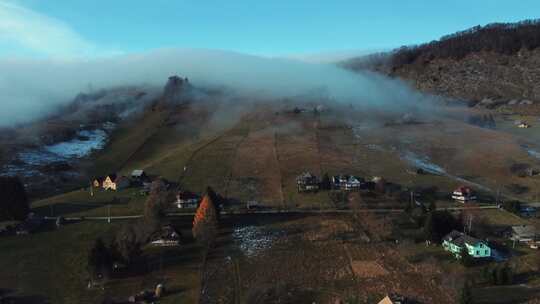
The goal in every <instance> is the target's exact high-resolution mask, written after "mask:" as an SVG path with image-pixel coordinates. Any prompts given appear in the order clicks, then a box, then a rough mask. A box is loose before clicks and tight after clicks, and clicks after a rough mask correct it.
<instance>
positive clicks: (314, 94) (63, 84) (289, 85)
mask: <svg viewBox="0 0 540 304" xmlns="http://www.w3.org/2000/svg"><path fill="white" fill-rule="evenodd" d="M0 71H2V72H1V73H0V90H1V92H2V93H3V94H2V100H1V104H2V111H1V112H0V126H9V125H13V124H16V123H24V122H29V121H31V120H33V119H35V118H40V117H43V116H44V115H47V114H51V113H53V112H54V110H55V109H57V108H58V107H59V106H62V105H66V104H68V103H69V102H71V101H72V100H73V98H74V97H75V96H76V95H77V94H78V93H80V92H84V93H92V92H93V91H96V90H100V89H107V88H115V87H123V86H124V87H125V86H136V87H140V88H143V89H144V90H146V91H153V90H156V91H153V92H158V91H159V90H161V88H162V87H163V85H164V84H165V82H166V80H167V78H168V77H169V76H171V75H179V76H181V77H187V78H188V79H189V82H190V83H191V84H193V85H194V86H196V87H199V88H217V89H221V90H225V91H226V92H228V93H229V96H231V95H232V96H238V97H241V98H228V100H229V101H232V102H234V101H238V100H249V99H250V98H251V99H253V100H261V99H282V98H298V97H301V99H304V100H306V99H315V100H317V99H319V100H320V99H324V100H327V101H330V102H336V103H340V104H343V105H349V104H354V105H355V106H359V107H367V108H373V109H378V110H384V111H390V112H404V111H409V110H411V109H414V108H416V107H417V106H418V104H419V101H421V100H422V99H427V97H425V96H424V95H422V94H420V93H418V92H415V91H414V90H412V89H410V88H409V87H408V86H407V85H405V84H404V83H402V82H400V81H397V80H392V79H389V78H386V77H384V76H381V75H377V74H374V73H371V72H368V71H364V72H360V73H353V72H350V71H347V70H344V69H342V68H339V67H337V66H335V65H332V64H313V63H305V62H301V61H296V60H291V59H283V58H266V57H259V56H252V55H245V54H240V53H235V52H229V51H218V50H206V49H163V50H157V51H153V52H148V53H139V54H130V55H118V56H112V57H106V58H94V59H69V60H68V59H65V60H61V59H44V58H32V59H31V58H9V59H7V58H3V59H0ZM151 96H154V95H151ZM110 102H114V100H110ZM424 106H425V105H422V107H424Z"/></svg>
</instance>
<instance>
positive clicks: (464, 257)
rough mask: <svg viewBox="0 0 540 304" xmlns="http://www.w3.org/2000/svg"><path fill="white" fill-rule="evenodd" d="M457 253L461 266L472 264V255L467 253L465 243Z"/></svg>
mask: <svg viewBox="0 0 540 304" xmlns="http://www.w3.org/2000/svg"><path fill="white" fill-rule="evenodd" d="M459 255H460V257H461V264H463V266H465V267H470V266H472V265H473V264H474V260H473V257H472V256H471V255H470V254H469V250H468V249H467V246H466V245H465V244H463V248H462V249H461V252H460V254H459Z"/></svg>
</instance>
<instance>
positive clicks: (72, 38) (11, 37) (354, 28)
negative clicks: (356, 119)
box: [0, 0, 540, 60]
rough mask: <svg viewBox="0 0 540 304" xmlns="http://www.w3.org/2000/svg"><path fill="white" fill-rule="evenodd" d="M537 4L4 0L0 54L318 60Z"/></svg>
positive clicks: (522, 12) (538, 6)
mask: <svg viewBox="0 0 540 304" xmlns="http://www.w3.org/2000/svg"><path fill="white" fill-rule="evenodd" d="M538 13H540V1H538V0H519V1H511V0H508V1H502V0H474V1H471V0H452V1H432V0H430V1H427V0H408V1H399V0H394V1H391V0H377V1H361V0H354V1H353V0H351V1H345V0H343V1H338V0H336V1H327V0H326V1H319V0H296V1H294V0H271V1H253V0H229V1H219V0H211V1H210V0H177V1H172V0H152V1H147V0H145V1H142V0H114V1H110V0H93V1H88V0H55V1H44V0H0V57H21V56H23V57H24V56H30V57H36V56H37V57H40V56H41V57H43V56H46V57H61V58H62V57H88V56H89V57H95V56H108V55H115V54H126V53H134V52H146V51H151V50H156V49H163V48H205V49H220V50H230V51H236V52H241V53H248V54H255V55H264V56H291V57H302V56H305V57H306V58H309V57H310V56H311V58H314V59H315V60H322V59H321V58H323V57H324V55H321V54H328V56H331V54H333V55H334V56H344V54H351V53H354V52H358V53H362V52H364V53H365V52H371V51H380V50H388V49H392V48H395V47H399V46H402V45H410V44H417V43H422V42H429V41H431V40H434V39H438V38H439V37H441V36H443V35H446V34H450V33H453V32H456V31H459V30H464V29H467V28H469V27H472V26H475V25H485V24H487V23H491V22H514V21H519V20H523V19H533V18H538V17H539V15H538ZM340 54H341V55H340Z"/></svg>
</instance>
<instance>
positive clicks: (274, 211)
mask: <svg viewBox="0 0 540 304" xmlns="http://www.w3.org/2000/svg"><path fill="white" fill-rule="evenodd" d="M463 209H468V210H479V209H499V208H498V207H497V206H470V207H448V208H437V210H446V211H459V210H463ZM401 212H405V210H404V209H388V208H387V209H357V210H351V209H344V210H281V209H272V210H253V211H246V210H238V211H222V212H221V214H222V215H258V214H347V213H401ZM193 215H195V213H194V212H183V213H167V216H168V217H182V216H193ZM138 218H142V215H140V214H139V215H121V216H111V217H108V216H84V217H81V216H73V217H64V219H65V220H67V221H80V220H91V221H109V220H111V221H113V220H114V221H119V220H132V219H138ZM45 219H46V220H56V219H57V217H55V216H46V217H45Z"/></svg>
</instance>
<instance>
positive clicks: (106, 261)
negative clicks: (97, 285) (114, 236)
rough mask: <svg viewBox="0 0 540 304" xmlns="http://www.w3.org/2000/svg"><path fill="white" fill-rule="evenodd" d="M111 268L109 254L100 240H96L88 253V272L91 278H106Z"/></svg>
mask: <svg viewBox="0 0 540 304" xmlns="http://www.w3.org/2000/svg"><path fill="white" fill-rule="evenodd" d="M111 267H112V257H111V253H110V252H109V250H108V249H107V246H105V243H104V242H103V240H102V239H101V238H98V239H96V241H95V242H94V245H93V246H92V248H91V249H90V252H89V253H88V270H89V272H90V273H91V274H92V275H93V276H97V275H99V274H101V275H104V276H107V275H108V274H109V271H110V269H111Z"/></svg>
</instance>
